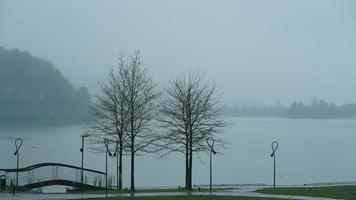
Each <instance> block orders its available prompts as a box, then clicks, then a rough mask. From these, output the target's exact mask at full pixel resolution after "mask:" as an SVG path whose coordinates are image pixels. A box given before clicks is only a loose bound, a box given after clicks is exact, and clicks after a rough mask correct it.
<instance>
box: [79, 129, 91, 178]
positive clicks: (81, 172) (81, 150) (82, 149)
mask: <svg viewBox="0 0 356 200" xmlns="http://www.w3.org/2000/svg"><path fill="white" fill-rule="evenodd" d="M88 136H89V135H88V134H83V135H81V136H80V137H81V138H82V147H81V148H80V152H81V153H82V168H81V171H80V182H81V183H83V178H84V174H83V168H84V138H86V137H88Z"/></svg>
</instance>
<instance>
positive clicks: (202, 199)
mask: <svg viewBox="0 0 356 200" xmlns="http://www.w3.org/2000/svg"><path fill="white" fill-rule="evenodd" d="M254 199H258V200H269V199H268V198H254V197H231V196H211V197H210V196H155V197H112V198H108V200H254ZM93 200H94V199H93ZM95 200H106V199H105V198H99V199H95ZM271 200H272V199H271Z"/></svg>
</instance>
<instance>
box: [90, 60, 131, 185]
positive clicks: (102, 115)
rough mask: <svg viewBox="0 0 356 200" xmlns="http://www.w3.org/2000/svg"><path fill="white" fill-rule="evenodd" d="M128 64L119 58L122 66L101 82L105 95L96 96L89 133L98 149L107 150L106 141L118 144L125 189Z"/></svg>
mask: <svg viewBox="0 0 356 200" xmlns="http://www.w3.org/2000/svg"><path fill="white" fill-rule="evenodd" d="M125 67H126V66H125V63H124V61H123V60H122V57H120V56H119V66H118V67H117V68H111V69H110V73H109V75H108V78H107V82H104V83H100V86H101V94H100V95H96V96H95V97H96V102H95V103H93V104H92V105H91V106H90V114H91V118H90V121H89V125H88V127H87V128H88V129H87V133H89V135H90V136H91V137H92V139H91V142H92V143H93V144H95V145H98V146H97V147H94V149H96V150H101V151H105V150H106V149H104V143H103V141H104V138H107V139H109V140H111V142H114V143H116V144H117V147H118V148H117V149H116V150H117V154H118V159H117V174H118V177H117V184H118V189H119V190H121V189H122V165H123V163H122V157H123V151H124V149H125V146H124V141H125V136H126V135H125V130H126V126H127V118H128V115H127V112H126V110H127V107H126V106H127V105H126V104H125V99H124V96H125V95H126V94H125V93H126V91H125V89H126V88H125V85H124V74H123V73H124V70H125Z"/></svg>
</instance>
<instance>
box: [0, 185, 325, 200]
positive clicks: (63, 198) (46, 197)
mask: <svg viewBox="0 0 356 200" xmlns="http://www.w3.org/2000/svg"><path fill="white" fill-rule="evenodd" d="M258 189H262V188H261V187H259V188H256V187H253V188H251V187H247V188H236V189H230V190H225V191H219V192H212V193H209V192H161V193H154V192H152V193H135V194H129V193H125V194H108V197H116V196H122V197H124V196H125V197H128V196H185V195H209V194H211V195H216V196H245V197H265V198H277V199H300V200H332V199H331V198H321V197H306V196H288V195H272V194H260V193H257V192H255V191H256V190H258ZM100 197H105V194H29V193H20V194H16V195H12V194H10V193H0V199H1V200H69V199H88V198H100Z"/></svg>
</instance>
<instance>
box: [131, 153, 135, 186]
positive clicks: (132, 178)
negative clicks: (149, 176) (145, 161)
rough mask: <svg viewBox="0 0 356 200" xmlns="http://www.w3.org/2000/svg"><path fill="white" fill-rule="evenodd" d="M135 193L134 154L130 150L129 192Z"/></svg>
mask: <svg viewBox="0 0 356 200" xmlns="http://www.w3.org/2000/svg"><path fill="white" fill-rule="evenodd" d="M134 191H135V153H134V150H133V149H131V192H134Z"/></svg>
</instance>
